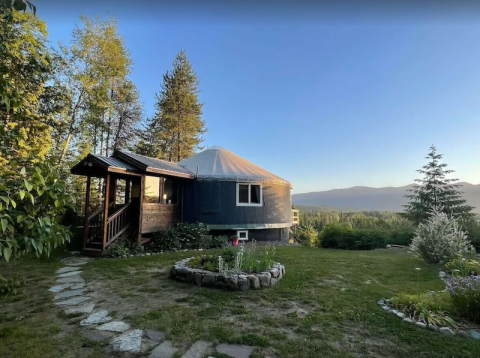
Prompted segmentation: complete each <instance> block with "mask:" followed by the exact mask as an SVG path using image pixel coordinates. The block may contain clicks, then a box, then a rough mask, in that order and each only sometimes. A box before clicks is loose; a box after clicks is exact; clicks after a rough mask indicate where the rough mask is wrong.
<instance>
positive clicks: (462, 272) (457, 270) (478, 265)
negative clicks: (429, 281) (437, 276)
mask: <svg viewBox="0 0 480 358" xmlns="http://www.w3.org/2000/svg"><path fill="white" fill-rule="evenodd" d="M445 268H446V269H448V270H449V271H450V273H451V274H452V275H454V276H461V277H467V276H469V275H480V262H478V261H477V260H474V259H466V258H464V257H461V256H458V257H457V258H456V259H453V260H451V261H449V262H447V263H446V264H445Z"/></svg>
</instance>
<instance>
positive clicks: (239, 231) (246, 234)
mask: <svg viewBox="0 0 480 358" xmlns="http://www.w3.org/2000/svg"><path fill="white" fill-rule="evenodd" d="M241 232H244V233H245V236H246V238H245V239H241V238H240V233H241ZM237 239H238V241H248V230H237Z"/></svg>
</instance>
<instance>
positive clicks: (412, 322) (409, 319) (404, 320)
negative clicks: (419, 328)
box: [402, 318, 416, 324]
mask: <svg viewBox="0 0 480 358" xmlns="http://www.w3.org/2000/svg"><path fill="white" fill-rule="evenodd" d="M402 321H403V322H405V323H410V324H415V323H416V322H415V321H414V320H413V319H411V318H404V319H402Z"/></svg>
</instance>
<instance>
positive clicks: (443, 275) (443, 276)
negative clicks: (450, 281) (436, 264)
mask: <svg viewBox="0 0 480 358" xmlns="http://www.w3.org/2000/svg"><path fill="white" fill-rule="evenodd" d="M445 276H447V274H446V273H445V272H444V271H440V272H439V273H438V277H440V278H445Z"/></svg>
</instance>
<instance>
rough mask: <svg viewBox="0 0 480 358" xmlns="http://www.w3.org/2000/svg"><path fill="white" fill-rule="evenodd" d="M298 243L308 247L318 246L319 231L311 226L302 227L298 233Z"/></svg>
mask: <svg viewBox="0 0 480 358" xmlns="http://www.w3.org/2000/svg"><path fill="white" fill-rule="evenodd" d="M297 241H298V243H299V244H302V245H306V246H318V245H319V241H318V231H317V230H315V228H314V227H313V226H312V225H310V224H307V225H305V226H300V227H299V228H298V231H297Z"/></svg>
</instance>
